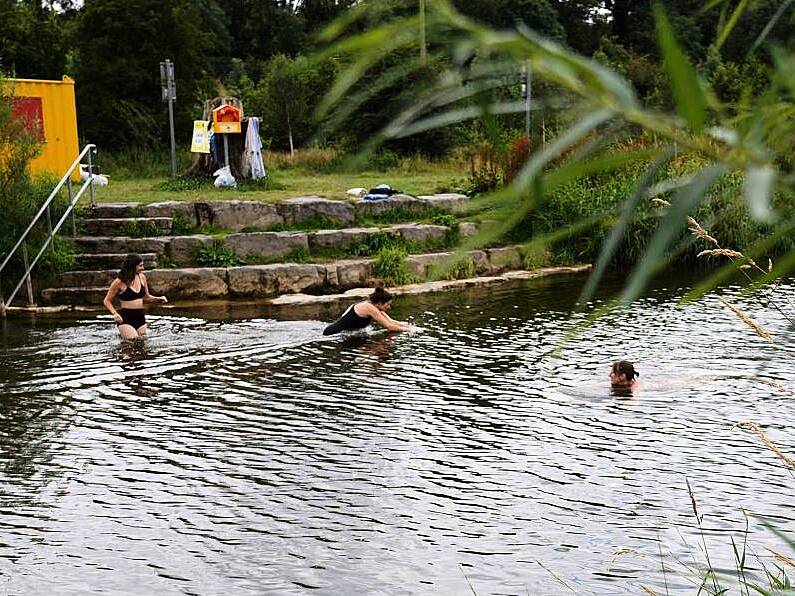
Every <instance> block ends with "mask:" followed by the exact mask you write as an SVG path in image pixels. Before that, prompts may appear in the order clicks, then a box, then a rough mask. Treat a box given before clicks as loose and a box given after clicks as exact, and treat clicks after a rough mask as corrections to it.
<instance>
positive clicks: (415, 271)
mask: <svg viewBox="0 0 795 596" xmlns="http://www.w3.org/2000/svg"><path fill="white" fill-rule="evenodd" d="M464 254H465V255H467V256H469V257H470V258H471V259H472V261H473V262H474V264H475V268H476V272H477V274H478V275H494V274H499V273H502V272H504V271H506V270H508V269H519V268H521V262H522V255H521V253H520V251H519V249H518V248H517V247H506V248H492V249H485V250H478V251H471V252H469V253H464ZM452 255H453V253H430V254H421V255H412V256H410V257H408V258H407V260H406V264H407V265H408V267H409V270H410V271H411V273H412V275H414V276H415V277H416V278H418V279H419V280H424V279H426V278H427V276H428V274H429V272H430V271H431V268H432V267H434V266H436V267H438V266H440V265H443V264H445V263H448V262H449V260H448V259H449V258H450V257H451V256H452ZM373 263H374V261H373V260H372V259H348V260H341V261H335V262H332V263H322V264H320V263H318V264H304V263H277V264H272V265H250V266H244V267H227V268H211V267H200V268H187V269H155V270H152V271H147V278H148V279H149V286H150V290H151V292H152V293H153V294H165V295H166V296H168V298H169V299H170V300H190V299H196V298H235V297H252V298H271V297H275V296H279V295H282V294H292V293H309V294H328V293H335V292H341V291H345V290H348V289H351V288H355V287H361V286H369V285H372V283H373V281H374V280H373ZM115 275H116V271H113V270H108V271H84V272H80V271H75V272H71V273H69V274H67V275H66V276H64V278H63V280H62V283H63V285H64V286H69V287H63V288H53V289H49V290H44V291H43V294H42V298H43V301H44V302H45V303H46V304H62V303H64V302H66V303H70V304H77V303H85V302H87V301H92V302H93V301H95V300H96V297H97V295H99V294H100V293H101V289H102V288H103V287H107V285H108V284H110V282H111V281H112V280H113V278H114V276H115ZM81 296H85V297H83V298H81ZM89 297H90V298H89ZM100 301H101V298H100Z"/></svg>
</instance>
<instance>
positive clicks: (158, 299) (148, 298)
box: [141, 273, 168, 304]
mask: <svg viewBox="0 0 795 596" xmlns="http://www.w3.org/2000/svg"><path fill="white" fill-rule="evenodd" d="M141 282H142V283H143V284H144V290H146V294H144V302H159V303H160V304H165V303H166V302H168V298H166V297H165V296H152V295H151V294H150V293H149V282H148V281H146V276H145V275H144V274H143V273H141Z"/></svg>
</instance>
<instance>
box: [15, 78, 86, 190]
mask: <svg viewBox="0 0 795 596" xmlns="http://www.w3.org/2000/svg"><path fill="white" fill-rule="evenodd" d="M9 82H10V83H11V85H13V88H14V102H15V105H14V112H15V113H16V114H21V115H22V116H23V117H26V118H28V120H31V119H36V120H40V121H41V128H42V132H43V139H42V140H43V141H44V147H43V148H42V151H41V153H40V154H39V156H38V157H36V159H34V160H33V161H32V162H31V164H30V167H31V170H32V171H33V172H50V173H52V174H54V175H55V176H57V177H58V178H60V177H61V176H63V175H64V174H65V173H66V169H67V168H68V167H69V166H70V165H72V162H73V161H74V160H75V158H77V156H78V154H79V153H80V147H79V145H78V142H77V109H76V107H75V82H74V80H73V79H70V78H69V77H67V76H66V75H64V77H63V80H61V81H40V80H36V79H10V81H9ZM76 178H77V176H76Z"/></svg>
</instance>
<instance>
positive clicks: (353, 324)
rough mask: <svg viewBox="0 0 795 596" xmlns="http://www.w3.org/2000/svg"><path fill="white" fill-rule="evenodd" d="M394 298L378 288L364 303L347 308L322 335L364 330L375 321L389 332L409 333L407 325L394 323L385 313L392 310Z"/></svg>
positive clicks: (398, 322)
mask: <svg viewBox="0 0 795 596" xmlns="http://www.w3.org/2000/svg"><path fill="white" fill-rule="evenodd" d="M393 299H394V296H393V295H392V294H390V293H389V292H387V291H386V290H385V289H384V288H381V287H378V288H376V289H375V291H374V292H373V293H372V294H370V296H369V298H368V299H367V300H365V301H364V302H358V303H357V304H353V305H351V306H350V307H348V310H346V311H345V312H344V313H342V316H341V317H340V318H339V319H337V320H336V321H334V322H333V323H332V324H331V325H329V326H328V327H326V328H325V329H324V330H323V335H334V334H335V333H340V332H341V331H353V330H356V329H364V328H365V327H367V326H368V325H369V324H370V323H372V322H373V321H375V322H376V323H379V324H380V325H381V326H382V327H385V328H386V329H389V331H410V330H411V326H410V325H409V324H408V323H401V322H400V321H395V320H394V319H392V318H391V317H390V316H389V315H388V314H386V312H387V311H388V310H389V309H390V308H392V300H393Z"/></svg>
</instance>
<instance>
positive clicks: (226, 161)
mask: <svg viewBox="0 0 795 596" xmlns="http://www.w3.org/2000/svg"><path fill="white" fill-rule="evenodd" d="M228 138H229V135H226V134H225V135H224V165H225V166H227V167H229V140H228ZM230 174H231V169H230Z"/></svg>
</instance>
